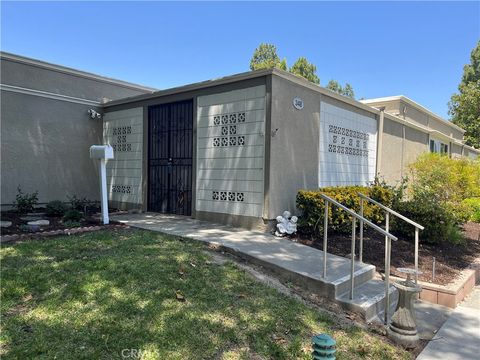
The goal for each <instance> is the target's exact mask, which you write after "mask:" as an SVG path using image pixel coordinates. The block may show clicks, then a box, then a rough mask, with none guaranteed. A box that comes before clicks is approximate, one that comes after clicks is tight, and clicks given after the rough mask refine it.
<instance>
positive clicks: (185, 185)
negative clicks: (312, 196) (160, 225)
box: [148, 100, 193, 215]
mask: <svg viewBox="0 0 480 360" xmlns="http://www.w3.org/2000/svg"><path fill="white" fill-rule="evenodd" d="M192 133H193V101H192V100H188V101H181V102H175V103H170V104H162V105H155V106H150V107H149V109H148V134H149V144H148V211H155V212H161V213H167V214H178V215H191V209H192V156H193V138H192Z"/></svg>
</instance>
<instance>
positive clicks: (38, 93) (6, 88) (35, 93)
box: [0, 84, 102, 106]
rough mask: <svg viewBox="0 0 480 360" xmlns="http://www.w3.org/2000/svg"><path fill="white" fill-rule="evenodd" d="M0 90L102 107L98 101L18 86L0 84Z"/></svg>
mask: <svg viewBox="0 0 480 360" xmlns="http://www.w3.org/2000/svg"><path fill="white" fill-rule="evenodd" d="M0 90H2V91H10V92H14V93H20V94H26V95H32V96H39V97H43V98H48V99H53V100H59V101H67V102H71V103H76V104H82V105H91V106H102V103H101V102H100V101H94V100H87V99H81V98H76V97H72V96H67V95H61V94H55V93H51V92H47V91H41V90H35V89H28V88H23V87H20V86H13V85H7V84H0Z"/></svg>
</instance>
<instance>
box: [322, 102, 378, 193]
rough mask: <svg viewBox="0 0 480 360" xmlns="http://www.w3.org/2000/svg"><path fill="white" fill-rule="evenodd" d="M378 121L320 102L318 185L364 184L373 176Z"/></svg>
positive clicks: (371, 179)
mask: <svg viewBox="0 0 480 360" xmlns="http://www.w3.org/2000/svg"><path fill="white" fill-rule="evenodd" d="M376 157H377V121H376V120H375V119H373V118H370V117H367V116H364V115H360V114H358V113H356V112H353V111H349V110H346V109H343V108H341V107H338V106H334V105H331V104H329V103H326V102H321V103H320V147H319V160H320V164H319V170H318V179H319V184H318V185H319V187H324V186H341V185H367V184H368V182H370V181H373V180H374V178H375V165H376V164H375V163H376Z"/></svg>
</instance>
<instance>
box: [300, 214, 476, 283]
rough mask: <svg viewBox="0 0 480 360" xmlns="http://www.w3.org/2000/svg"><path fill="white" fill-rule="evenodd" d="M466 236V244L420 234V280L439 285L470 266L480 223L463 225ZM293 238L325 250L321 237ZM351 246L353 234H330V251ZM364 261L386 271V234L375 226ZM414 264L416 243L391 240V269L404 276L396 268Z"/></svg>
mask: <svg viewBox="0 0 480 360" xmlns="http://www.w3.org/2000/svg"><path fill="white" fill-rule="evenodd" d="M463 236H464V237H465V239H466V242H465V244H462V245H454V244H450V243H441V244H436V245H430V244H426V243H422V238H421V235H420V244H419V252H418V268H419V270H420V271H422V273H423V274H422V275H420V276H419V280H421V281H426V282H433V283H435V284H439V285H447V284H449V283H451V282H453V281H454V280H455V279H456V277H457V276H458V274H459V273H460V271H462V270H464V269H466V268H468V267H470V264H472V263H473V262H474V260H475V259H476V258H478V257H479V256H480V224H477V223H467V224H465V225H464V226H463ZM412 237H413V234H412ZM291 240H292V241H296V242H299V243H301V244H304V245H308V246H312V247H314V248H317V249H320V250H323V249H322V248H323V240H322V239H308V238H303V237H300V236H297V237H294V238H291ZM358 242H359V241H358V232H357V241H356V245H357V247H356V251H355V253H356V254H357V256H358V249H359V248H358V245H359V244H358ZM350 247H351V235H338V234H337V235H336V234H329V236H328V252H329V253H332V254H335V255H339V256H344V257H345V256H349V254H350ZM434 257H435V280H434V281H433V258H434ZM363 262H365V263H368V264H372V265H375V266H376V267H377V271H379V272H382V273H383V272H385V267H384V264H385V238H384V237H383V236H382V235H379V234H378V233H377V232H375V231H372V230H366V231H365V235H364V242H363ZM414 266H415V246H414V242H413V239H412V240H411V241H406V240H403V239H399V240H398V241H392V258H391V268H390V273H391V274H392V275H396V276H399V277H405V276H404V274H402V273H400V272H398V271H397V268H400V267H407V268H413V267H414Z"/></svg>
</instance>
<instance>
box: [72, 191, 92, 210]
mask: <svg viewBox="0 0 480 360" xmlns="http://www.w3.org/2000/svg"><path fill="white" fill-rule="evenodd" d="M67 199H68V201H69V202H70V207H71V208H72V209H73V210H78V211H82V212H85V209H86V207H88V206H90V205H91V204H92V203H94V201H91V200H88V199H87V198H86V197H84V198H78V197H77V195H73V196H67Z"/></svg>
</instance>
